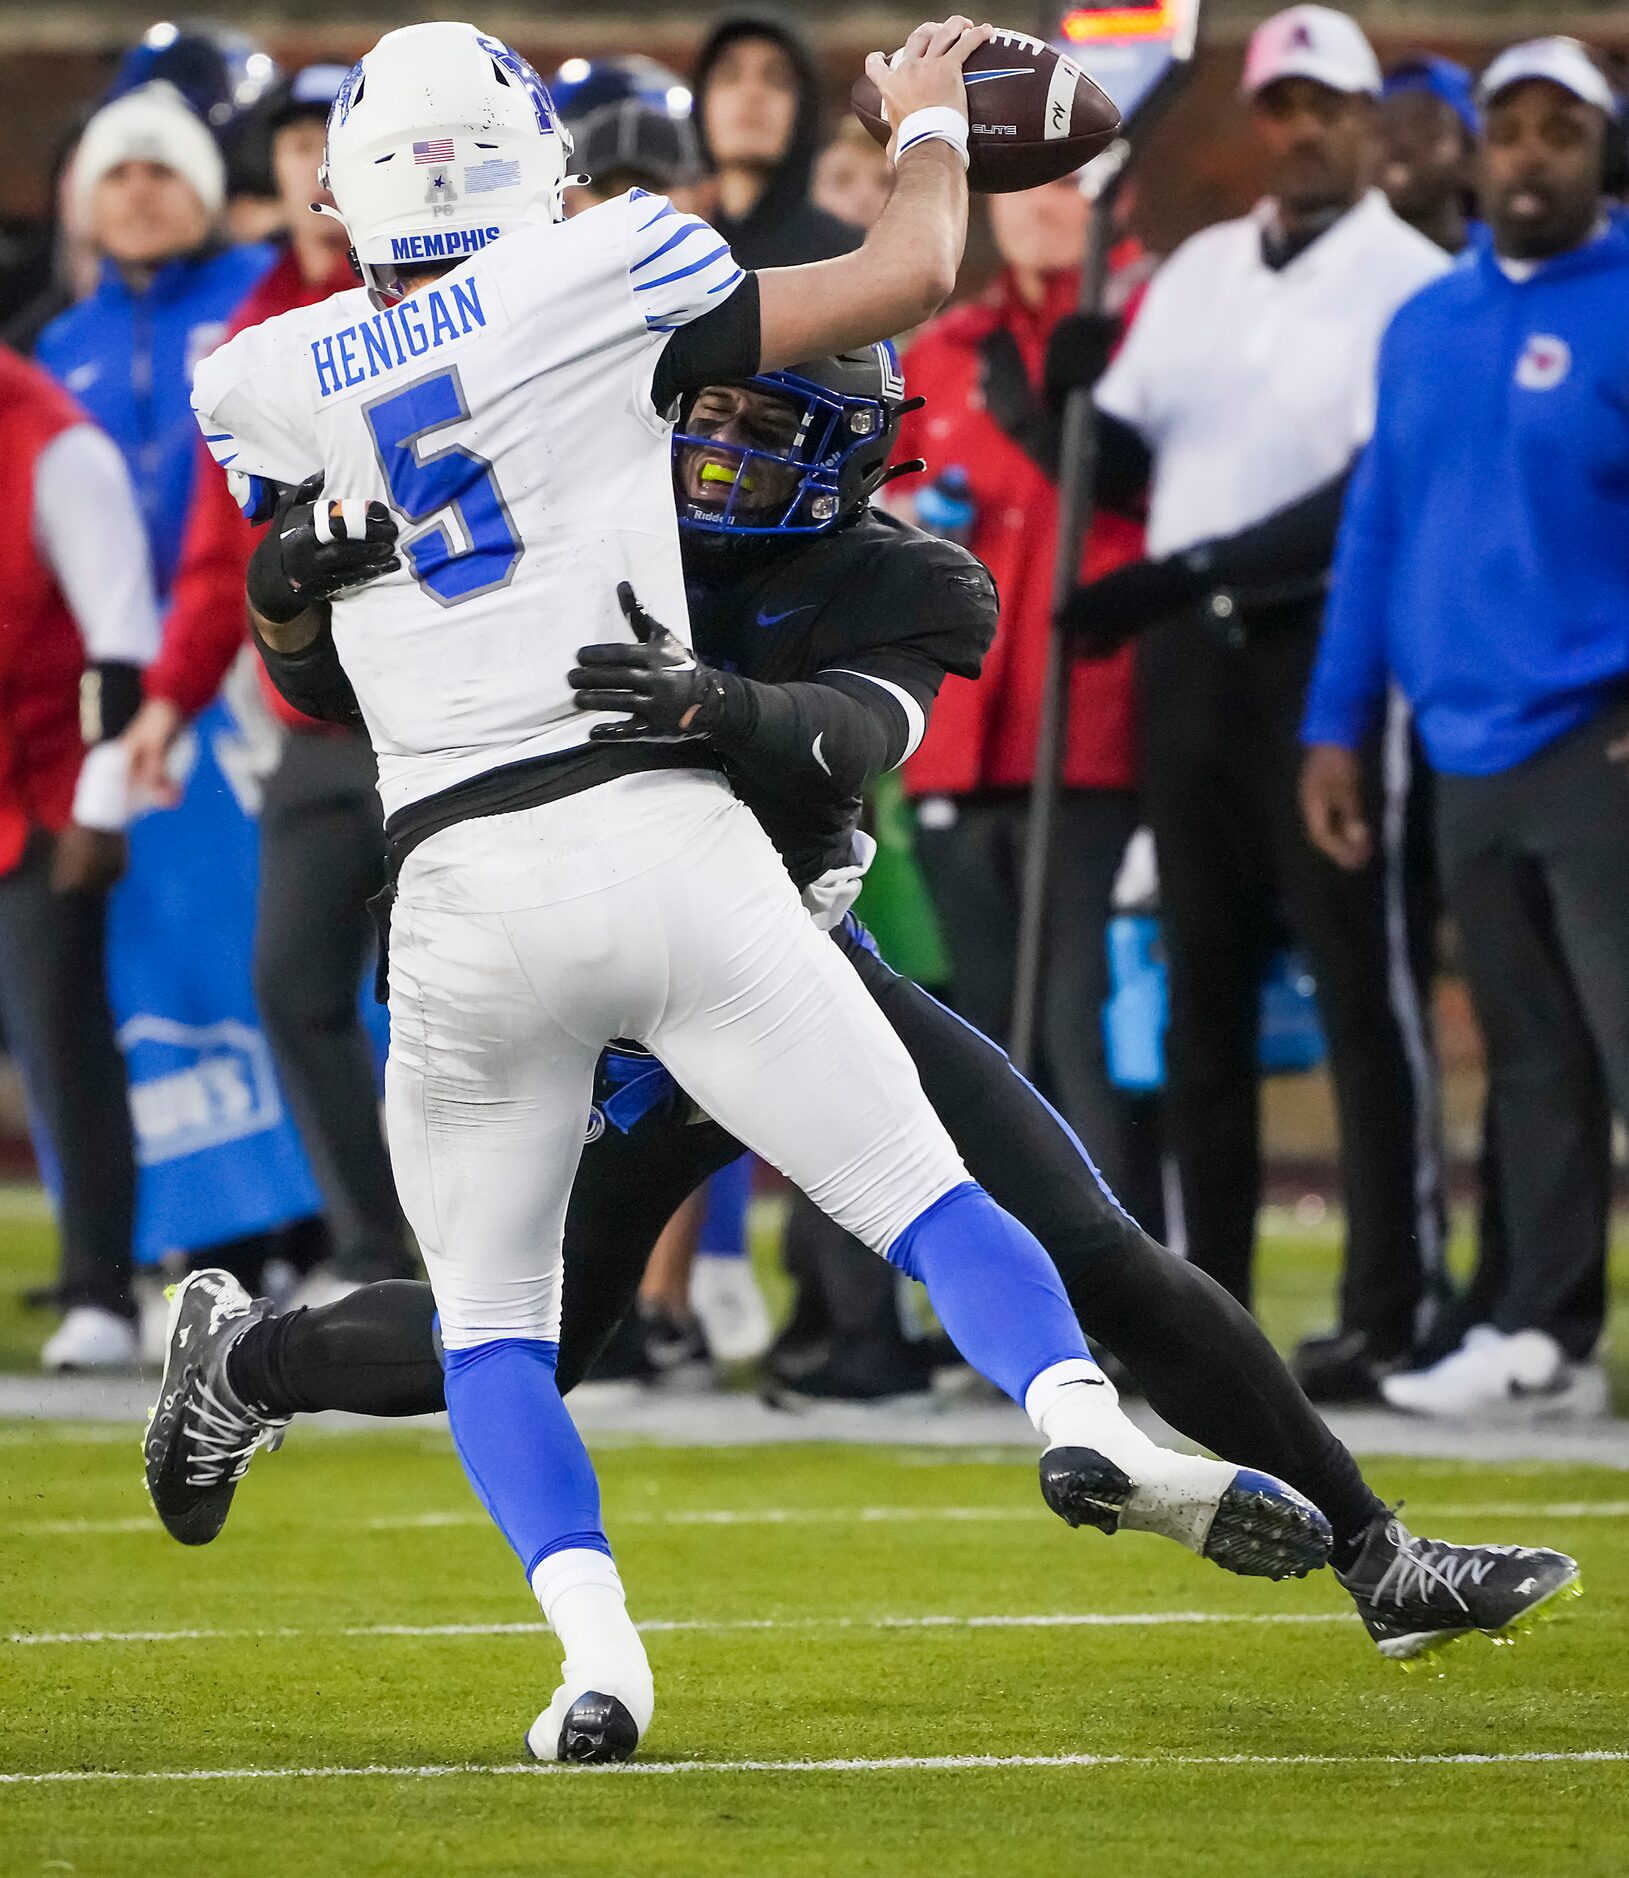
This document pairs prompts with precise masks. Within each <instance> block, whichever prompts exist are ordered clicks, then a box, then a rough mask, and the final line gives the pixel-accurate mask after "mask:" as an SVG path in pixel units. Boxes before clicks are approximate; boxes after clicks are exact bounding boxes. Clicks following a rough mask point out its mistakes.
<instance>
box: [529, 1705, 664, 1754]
mask: <svg viewBox="0 0 1629 1878" xmlns="http://www.w3.org/2000/svg"><path fill="white" fill-rule="evenodd" d="M538 1719H539V1721H541V1720H542V1719H543V1717H542V1716H539V1718H538ZM536 1732H537V1729H536V1727H535V1725H534V1727H533V1729H532V1731H531V1733H530V1734H528V1735H527V1737H526V1752H527V1753H528V1754H529V1755H531V1757H532V1759H533V1760H534V1761H544V1760H556V1761H570V1762H573V1763H575V1764H576V1765H577V1766H579V1767H610V1766H613V1765H615V1764H616V1763H617V1762H619V1761H629V1760H632V1759H633V1754H634V1749H635V1748H637V1747H638V1746H639V1729H638V1728H637V1726H636V1725H635V1723H634V1718H633V1717H632V1715H630V1714H629V1713H628V1711H627V1709H626V1707H625V1706H624V1705H623V1704H622V1703H621V1702H619V1701H618V1700H617V1698H616V1697H615V1696H614V1695H601V1694H600V1693H599V1691H598V1690H596V1689H590V1690H588V1692H587V1693H586V1694H584V1695H580V1696H578V1698H577V1700H576V1701H575V1702H573V1703H572V1705H571V1707H570V1708H568V1709H567V1710H566V1718H565V1720H564V1721H563V1722H562V1723H561V1724H560V1734H559V1738H558V1739H557V1740H556V1741H555V1742H554V1744H553V1745H554V1753H553V1754H552V1755H549V1754H539V1753H538V1751H537V1749H536V1748H535V1747H534V1746H533V1744H532V1735H533V1734H536Z"/></svg>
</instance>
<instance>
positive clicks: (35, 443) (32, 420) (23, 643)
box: [0, 346, 88, 874]
mask: <svg viewBox="0 0 1629 1878" xmlns="http://www.w3.org/2000/svg"><path fill="white" fill-rule="evenodd" d="M87 421H88V420H87V419H86V417H85V413H84V412H83V411H81V410H80V408H79V406H78V405H77V404H75V403H74V401H73V399H72V398H70V397H69V396H68V394H67V392H65V391H64V390H63V389H62V388H61V387H60V386H59V385H58V384H57V383H56V381H55V379H53V378H51V377H49V376H48V375H47V374H46V373H45V372H43V371H41V370H40V369H39V367H38V366H36V365H31V364H30V363H29V362H28V361H27V360H26V359H20V358H19V357H18V356H17V354H16V353H15V352H13V351H11V350H10V348H9V347H4V346H0V515H4V516H5V518H6V525H5V527H4V528H0V874H5V873H9V872H10V871H11V869H12V868H14V867H15V866H16V865H17V863H18V861H19V860H21V858H22V853H23V847H24V844H25V843H26V842H27V840H28V836H29V833H30V831H31V830H32V829H35V828H48V829H50V830H51V831H52V833H56V832H57V831H58V830H59V829H62V828H65V827H66V826H67V824H68V822H69V820H70V819H71V818H72V813H73V801H74V785H75V784H76V783H77V782H78V780H79V766H80V763H81V762H82V760H83V759H84V755H85V746H84V743H83V741H82V740H81V736H80V728H79V681H80V678H81V676H82V675H83V673H84V669H85V649H84V645H83V643H82V641H81V640H80V637H79V628H78V626H77V625H76V624H75V623H74V617H73V615H72V613H70V612H69V610H68V603H67V601H66V600H64V599H63V597H62V591H61V589H60V588H59V587H58V586H57V581H56V576H55V574H53V573H52V571H51V569H50V568H49V567H47V566H46V564H45V563H44V562H43V561H42V560H41V558H40V555H39V551H38V550H37V549H36V547H35V545H34V466H35V462H36V460H37V458H38V456H39V454H40V452H41V450H43V449H44V448H45V446H46V445H47V444H48V443H49V442H50V441H51V439H52V438H53V437H55V436H58V435H60V433H61V432H63V431H65V430H71V429H72V428H73V427H74V426H75V425H76V424H83V423H85V422H87Z"/></svg>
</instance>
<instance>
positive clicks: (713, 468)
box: [701, 463, 752, 495]
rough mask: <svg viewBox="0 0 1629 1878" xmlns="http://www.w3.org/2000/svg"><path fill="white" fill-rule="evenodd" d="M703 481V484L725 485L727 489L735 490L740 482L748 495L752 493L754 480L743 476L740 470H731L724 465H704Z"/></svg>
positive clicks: (702, 471)
mask: <svg viewBox="0 0 1629 1878" xmlns="http://www.w3.org/2000/svg"><path fill="white" fill-rule="evenodd" d="M701 480H702V482H703V483H723V484H724V486H725V487H726V488H727V489H733V488H734V486H735V484H736V483H737V482H739V483H740V485H741V487H742V489H743V490H744V491H745V492H746V493H747V494H748V495H750V494H751V493H752V478H751V477H750V476H743V475H742V474H741V471H740V469H739V468H736V469H730V468H729V467H728V466H727V465H725V464H723V463H703V464H702V466H701Z"/></svg>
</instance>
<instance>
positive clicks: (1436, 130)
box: [1380, 58, 1478, 254]
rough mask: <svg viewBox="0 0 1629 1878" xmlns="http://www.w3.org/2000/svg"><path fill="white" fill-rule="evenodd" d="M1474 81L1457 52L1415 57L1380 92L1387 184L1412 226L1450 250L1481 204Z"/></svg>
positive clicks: (1459, 245)
mask: <svg viewBox="0 0 1629 1878" xmlns="http://www.w3.org/2000/svg"><path fill="white" fill-rule="evenodd" d="M1477 129H1478V123H1477V115H1476V88H1475V81H1474V80H1473V79H1472V77H1471V75H1470V73H1469V72H1468V71H1466V69H1465V67H1464V66H1463V65H1456V64H1455V63H1454V62H1453V60H1452V59H1439V58H1420V59H1410V60H1408V61H1407V62H1406V63H1404V64H1402V65H1395V66H1393V67H1392V69H1391V70H1390V71H1389V72H1387V74H1386V77H1385V82H1384V84H1383V85H1382V87H1381V92H1380V141H1381V145H1382V154H1381V159H1380V187H1381V188H1382V189H1383V190H1385V192H1386V200H1387V201H1388V202H1389V203H1390V204H1391V206H1392V209H1393V210H1394V211H1395V213H1396V214H1397V215H1399V216H1400V217H1401V218H1402V220H1404V221H1405V222H1407V223H1408V225H1409V227H1410V228H1416V229H1418V230H1419V232H1420V233H1421V234H1422V235H1424V236H1425V237H1426V239H1427V240H1428V241H1434V242H1435V243H1436V244H1437V246H1438V247H1439V248H1441V249H1442V251H1443V252H1444V253H1445V254H1459V253H1461V252H1462V251H1463V249H1464V247H1465V244H1466V243H1467V242H1468V241H1469V240H1470V238H1471V222H1472V218H1473V216H1474V214H1475V209H1476V186H1475V176H1474V168H1475V160H1476V135H1477Z"/></svg>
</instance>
